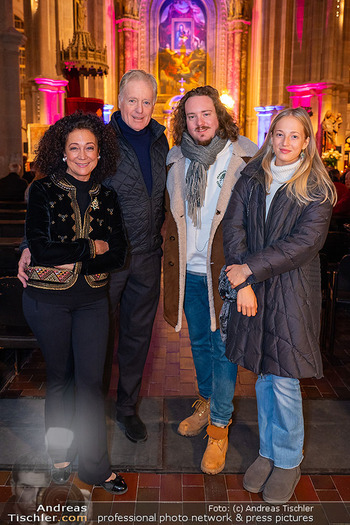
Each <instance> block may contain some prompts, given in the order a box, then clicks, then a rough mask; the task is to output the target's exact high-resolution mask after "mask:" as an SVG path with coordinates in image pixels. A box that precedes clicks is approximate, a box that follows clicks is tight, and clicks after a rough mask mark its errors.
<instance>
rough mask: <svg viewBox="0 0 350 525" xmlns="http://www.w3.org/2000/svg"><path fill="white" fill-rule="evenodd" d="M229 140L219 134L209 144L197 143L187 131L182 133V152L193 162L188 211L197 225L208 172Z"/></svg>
mask: <svg viewBox="0 0 350 525" xmlns="http://www.w3.org/2000/svg"><path fill="white" fill-rule="evenodd" d="M226 142H227V140H226V139H221V138H220V137H218V136H217V135H215V137H214V138H213V140H212V141H211V143H210V144H208V146H200V145H198V144H196V143H195V142H194V141H193V139H192V138H191V137H190V135H189V134H188V133H186V132H184V133H183V135H182V140H181V152H182V154H183V155H184V156H185V157H186V158H187V159H190V161H191V163H190V165H189V167H188V170H187V173H186V181H185V182H186V201H187V213H188V216H189V217H190V218H191V219H192V222H193V225H194V226H195V227H198V228H200V227H201V207H202V206H203V204H204V198H205V190H206V187H207V172H208V169H209V166H211V165H212V164H214V162H215V160H216V157H217V155H218V154H219V153H220V151H221V150H223V149H224V147H225V145H226Z"/></svg>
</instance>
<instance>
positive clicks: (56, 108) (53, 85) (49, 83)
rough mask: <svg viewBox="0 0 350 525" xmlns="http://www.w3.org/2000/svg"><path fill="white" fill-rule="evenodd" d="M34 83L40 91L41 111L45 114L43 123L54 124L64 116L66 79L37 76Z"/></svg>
mask: <svg viewBox="0 0 350 525" xmlns="http://www.w3.org/2000/svg"><path fill="white" fill-rule="evenodd" d="M35 83H36V84H37V86H38V91H39V93H40V104H41V107H42V108H43V111H42V112H41V114H42V115H44V116H45V122H42V123H43V124H54V123H55V122H56V121H57V120H59V119H60V118H62V117H63V116H64V95H65V93H66V90H65V87H66V86H67V84H68V80H55V79H52V78H43V77H37V78H36V79H35Z"/></svg>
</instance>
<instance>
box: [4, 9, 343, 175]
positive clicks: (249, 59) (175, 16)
mask: <svg viewBox="0 0 350 525" xmlns="http://www.w3.org/2000/svg"><path fill="white" fill-rule="evenodd" d="M1 3H2V12H3V13H4V16H3V19H2V21H1V22H0V23H1V33H0V34H1V38H2V45H1V48H0V56H1V63H2V70H3V72H4V74H3V75H2V79H1V88H0V89H1V93H2V97H1V101H0V112H1V116H2V118H1V124H0V125H1V126H2V129H1V142H0V177H1V176H4V175H5V173H6V170H7V167H8V164H9V162H14V161H19V160H21V159H22V156H23V155H25V157H26V159H27V161H28V162H31V161H32V159H33V152H34V149H35V144H36V143H37V141H38V137H40V136H41V135H42V134H43V132H44V130H45V129H47V126H49V125H50V124H53V123H54V122H55V121H56V120H58V119H59V118H60V117H62V116H63V115H65V114H68V113H71V112H74V111H75V109H76V108H82V109H84V108H85V109H86V108H90V110H94V111H99V112H100V113H101V112H102V114H103V118H104V119H105V121H108V120H109V117H110V115H111V113H112V112H113V111H115V110H116V109H117V99H118V85H119V81H120V79H121V77H122V76H123V74H124V73H125V72H126V71H128V70H130V69H143V70H145V71H147V72H149V73H151V74H152V75H154V76H155V78H156V79H157V81H158V86H159V90H158V99H157V104H156V107H155V111H154V117H155V118H156V119H157V120H158V122H160V123H162V124H165V125H166V127H167V136H168V139H170V140H171V132H170V120H171V112H172V110H173V107H174V104H176V100H178V99H177V98H175V99H173V97H179V96H181V93H182V92H186V91H188V90H190V89H192V88H193V87H196V86H200V85H206V84H209V85H212V86H214V87H215V88H216V89H217V90H218V91H219V93H220V95H221V96H222V97H224V100H226V103H227V104H228V107H230V108H231V109H232V111H233V113H234V115H235V118H236V120H237V122H238V123H239V126H240V130H241V133H242V134H243V135H245V136H247V137H248V138H250V139H251V140H252V141H253V142H255V143H257V144H258V145H259V146H260V145H261V144H262V142H263V140H264V138H265V135H266V132H267V130H268V128H269V124H270V121H271V118H272V117H273V115H274V114H276V112H278V111H279V110H280V109H282V108H287V107H297V106H302V107H305V108H306V109H307V111H308V112H309V114H310V116H311V115H312V116H311V120H312V124H313V128H314V131H315V133H316V136H317V142H318V148H319V151H320V153H321V152H324V151H327V150H330V149H334V150H337V151H338V152H339V153H340V158H339V162H338V169H340V170H343V169H344V167H347V165H348V163H349V148H350V109H349V107H350V105H349V104H350V99H349V91H350V87H349V63H350V36H349V34H350V32H349V24H350V5H349V2H348V1H347V0H321V1H320V0H308V1H306V0H282V1H279V2H276V1H274V0H220V1H219V0H205V1H204V0H192V1H189V0H165V1H163V0H154V1H150V0H122V1H117V0H103V1H102V0H89V1H88V2H87V1H84V0H80V1H78V0H75V1H73V0H60V1H59V2H55V1H47V2H42V1H40V0H30V1H29V0H28V1H23V0H12V1H5V0H3V1H2V2H1Z"/></svg>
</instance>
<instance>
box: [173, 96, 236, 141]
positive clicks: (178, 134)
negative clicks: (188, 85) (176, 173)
mask: <svg viewBox="0 0 350 525" xmlns="http://www.w3.org/2000/svg"><path fill="white" fill-rule="evenodd" d="M203 96H206V97H210V98H211V99H212V101H213V104H214V107H215V111H216V115H217V117H218V121H219V129H218V131H217V132H216V134H217V135H218V136H219V137H220V138H221V139H227V140H231V141H232V142H235V141H236V140H237V139H238V135H239V128H238V126H237V123H236V122H235V120H234V118H233V117H232V116H231V115H230V113H229V112H228V111H227V109H226V108H225V106H224V104H223V103H222V102H221V100H220V97H219V92H218V90H217V89H215V88H213V87H212V86H200V87H197V88H194V89H191V91H188V92H187V93H186V94H185V95H184V96H183V97H182V99H181V100H180V102H179V103H178V105H177V107H176V109H175V110H174V114H173V121H172V132H173V138H174V143H175V144H176V146H179V145H180V144H181V140H182V134H183V132H184V131H187V124H186V112H185V104H186V101H187V100H188V99H189V98H191V97H203Z"/></svg>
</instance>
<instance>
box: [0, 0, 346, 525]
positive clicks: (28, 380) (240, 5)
mask: <svg viewBox="0 0 350 525" xmlns="http://www.w3.org/2000/svg"><path fill="white" fill-rule="evenodd" d="M0 12H1V13H2V16H1V17H0V64H1V71H2V75H1V78H0V94H1V96H0V179H1V178H2V177H5V176H6V175H7V173H8V171H9V170H8V168H9V164H11V163H19V164H21V165H22V166H23V170H24V171H30V169H31V165H32V162H33V160H34V157H35V149H36V146H37V144H38V141H39V139H40V138H41V137H42V136H43V134H44V133H45V131H46V130H47V129H48V127H49V126H50V125H51V124H54V123H55V122H56V121H57V120H58V119H60V118H61V117H63V116H65V115H68V114H71V113H74V112H75V111H76V110H79V109H80V110H83V111H89V112H94V113H96V114H97V115H98V116H100V117H101V118H103V120H104V121H105V122H106V123H107V122H109V120H110V117H111V115H112V113H113V112H114V111H116V110H117V109H118V86H119V82H120V80H121V78H122V76H123V75H124V73H126V72H127V71H129V70H130V69H143V70H144V71H146V72H148V73H151V74H152V75H154V77H155V78H156V80H157V83H158V98H157V102H156V105H155V109H154V113H153V118H155V119H156V120H157V121H158V122H159V123H160V124H163V125H164V126H165V128H166V131H165V133H166V136H167V139H168V142H169V144H170V145H172V136H171V116H172V112H173V110H174V108H175V107H176V103H177V102H178V100H179V99H180V98H181V97H182V96H183V94H184V93H186V92H187V91H189V90H191V89H192V88H195V87H198V86H203V85H207V84H209V85H211V86H213V87H215V88H216V89H217V90H218V91H219V93H220V96H221V100H222V101H223V103H224V104H225V105H226V106H227V107H228V108H229V110H230V111H231V112H232V113H233V115H234V118H235V119H236V121H237V123H238V125H239V129H240V134H242V135H244V136H246V137H248V138H249V139H250V140H252V141H253V142H254V143H256V144H257V145H258V146H259V147H260V146H261V145H262V144H263V142H264V140H265V137H266V134H267V132H268V129H269V126H270V123H271V120H272V119H273V117H274V116H275V115H276V114H277V113H278V111H280V110H281V109H284V108H289V107H293V108H295V107H298V106H302V107H304V108H305V109H306V111H307V112H308V114H309V115H310V117H311V122H312V125H313V129H314V132H315V136H316V142H317V148H318V151H319V153H320V155H321V156H322V158H323V159H324V163H325V164H326V165H327V166H328V167H332V168H337V169H338V170H339V172H340V174H342V173H343V172H345V171H346V170H347V169H348V168H349V167H350V0H0ZM0 201H2V198H1V194H0ZM1 207H2V206H0V208H1ZM5 215H6V214H4V216H3V217H5ZM3 217H1V216H0V237H5V235H4V234H3V231H4V225H3V224H2V223H3V222H4V221H5V220H7V219H8V218H9V217H8V214H7V216H6V219H5V218H3ZM20 219H21V228H23V222H24V220H23V219H24V216H23V217H20ZM341 219H342V220H341V221H338V222H337V223H334V225H333V226H334V228H333V229H334V230H336V232H335V233H336V234H337V235H338V237H337V238H336V239H335V237H333V241H332V242H333V244H332V243H331V242H330V245H329V250H330V252H333V255H334V261H333V262H332V264H333V266H332V268H331V270H330V271H329V272H328V279H333V281H332V283H333V284H334V279H337V276H338V273H337V271H338V266H337V265H338V263H339V261H340V259H341V257H342V256H343V255H345V254H346V253H349V248H350V240H349V236H350V224H347V223H350V218H349V217H347V218H346V220H345V219H344V217H342V218H341ZM15 226H16V225H14V227H15ZM17 226H18V225H17ZM13 232H15V229H13ZM10 237H11V238H13V239H14V238H18V237H20V233H18V230H16V233H12V234H11V235H10ZM340 237H341V240H340ZM334 239H335V240H334ZM344 239H345V244H344V245H343V244H342V243H343V242H344ZM14 242H15V243H16V242H17V241H14ZM334 242H335V243H336V244H334ZM339 243H340V244H341V246H339ZM2 245H4V246H5V245H6V248H7V249H8V245H9V242H6V241H4V242H2V243H0V249H1V248H2ZM18 245H19V242H17V244H16V250H17V253H18ZM339 254H340V255H339ZM338 256H339V257H338ZM2 275H3V274H2ZM347 285H348V289H347V292H346V293H347V294H348V295H347V296H346V297H344V296H343V306H344V304H345V305H346V304H347V305H348V304H350V300H349V293H350V285H349V282H348V283H347ZM326 287H329V285H328V284H327V285H326ZM327 289H328V288H327ZM329 289H330V290H331V292H332V293H333V292H334V287H333V288H329ZM331 299H332V300H333V301H335V302H334V304H335V303H336V302H337V301H338V298H336V297H333V296H332V298H331ZM161 303H162V300H161V301H160V305H159V308H158V312H157V317H156V322H155V325H154V329H153V337H152V343H151V350H150V352H149V355H148V359H147V363H146V368H145V374H144V377H143V382H142V388H141V397H142V403H143V405H142V406H143V408H142V410H143V411H144V412H143V413H144V415H146V414H148V416H149V418H150V421H151V422H152V425H153V427H152V428H153V433H154V436H156V437H155V441H154V442H151V443H150V442H147V444H141V445H139V444H137V445H132V444H130V443H124V442H123V439H124V436H123V435H122V434H121V433H120V435H119V434H118V439H119V438H120V439H119V441H118V443H120V447H119V445H117V444H116V443H114V447H115V448H114V449H113V461H114V462H115V464H116V466H117V467H118V468H119V470H121V471H122V472H124V474H125V479H126V480H127V483H128V485H129V492H128V493H127V494H125V495H123V496H121V497H120V498H119V499H118V498H117V497H115V498H114V499H113V497H110V498H108V495H107V496H106V494H105V493H103V490H102V489H99V488H98V487H97V488H96V487H95V488H92V487H91V486H87V485H85V484H84V483H82V482H80V481H79V479H78V478H77V476H76V477H74V474H73V475H72V478H71V480H70V485H69V490H68V492H67V493H66V494H65V497H66V499H67V501H68V500H74V498H75V493H74V490H73V488H72V487H76V489H77V491H78V492H81V491H82V493H83V494H84V497H85V498H88V499H89V501H93V502H98V503H100V504H101V505H102V504H103V505H104V506H103V507H101V508H100V507H99V512H97V514H99V513H100V514H104V515H112V514H113V515H114V514H115V512H122V511H123V512H124V513H125V514H126V513H129V514H134V513H136V510H137V512H138V513H139V515H140V516H141V515H142V516H146V515H147V516H151V515H152V514H153V512H154V513H157V512H158V513H159V512H161V513H163V514H164V512H169V513H170V514H171V515H172V516H176V515H178V516H180V515H181V516H183V515H185V514H186V513H188V515H190V514H191V505H197V506H196V507H195V510H193V515H199V514H200V515H204V511H203V509H205V510H206V511H207V510H208V507H207V505H209V504H211V503H214V502H215V503H216V504H217V503H218V502H219V503H220V502H221V504H222V505H224V504H226V503H227V502H230V505H231V507H232V504H233V503H236V502H245V503H246V502H249V503H262V500H261V497H260V495H258V494H256V495H254V494H250V495H249V494H248V493H247V492H246V491H244V490H243V487H242V478H243V472H244V464H243V463H242V461H241V460H240V458H239V457H238V456H237V454H236V456H237V457H236V456H234V454H235V450H236V446H237V443H236V441H234V438H232V439H233V441H231V442H230V449H229V451H231V452H232V457H234V458H235V461H234V462H233V463H232V464H231V463H229V464H228V467H227V470H225V471H224V472H223V473H221V474H219V475H217V476H209V475H204V474H202V473H201V471H200V469H199V466H198V464H197V463H198V461H197V459H198V457H199V456H200V452H198V451H197V450H196V446H198V449H199V451H202V449H203V446H205V445H203V443H202V441H203V440H202V437H200V438H198V440H197V441H196V440H194V441H192V442H190V441H189V440H187V443H186V446H187V448H186V450H185V451H184V452H181V451H180V449H179V447H181V445H180V442H178V441H176V440H173V441H171V439H172V438H171V429H172V428H173V427H174V425H175V423H174V421H175V419H176V417H175V416H176V414H177V407H176V400H180V401H179V403H180V404H181V403H182V404H185V405H186V407H187V405H188V407H187V408H190V405H191V403H190V402H191V400H192V399H193V398H194V396H195V393H196V378H195V371H194V367H193V363H192V359H191V350H190V343H189V337H188V330H187V327H186V324H185V321H184V325H185V328H183V329H182V331H181V333H180V334H179V333H174V332H173V330H172V329H171V328H170V327H169V326H168V325H167V324H166V323H165V321H164V320H163V315H162V314H163V312H162V304H161ZM338 306H339V308H340V306H341V305H340V302H339V304H338V302H337V307H338ZM339 312H340V310H339V311H338V310H337V311H336V314H335V315H336V322H337V325H336V332H335V335H334V334H333V339H334V340H332V341H331V342H329V341H326V342H325V350H324V352H323V358H324V366H325V377H324V378H322V379H320V380H314V379H312V380H304V381H303V382H302V395H303V398H304V400H305V401H306V406H307V414H306V417H307V416H308V415H310V414H314V416H315V418H316V419H315V420H316V423H315V427H314V428H308V434H307V435H306V437H307V447H308V451H309V453H310V458H311V459H310V461H309V463H307V464H306V466H305V468H304V470H303V475H302V479H301V482H300V483H299V485H298V487H297V490H296V491H295V494H294V495H293V498H292V503H293V504H295V505H296V504H304V503H305V502H308V504H309V505H310V504H311V505H312V506H313V510H312V511H306V510H305V508H304V510H303V512H305V514H304V516H307V518H308V520H309V521H313V522H314V523H317V525H323V524H325V525H327V524H332V523H350V463H349V453H348V441H347V440H348V432H350V426H349V410H350V404H349V403H350V334H349V310H346V309H344V310H342V311H341V313H339ZM0 324H1V323H0ZM330 344H331V345H332V350H331V351H330ZM0 350H1V357H0V365H1V369H2V372H3V379H2V382H1V384H0V387H1V389H2V390H1V393H0V398H1V399H0V412H1V409H2V407H3V409H4V410H5V411H6V417H7V419H6V418H5V423H4V426H3V428H2V430H0V436H2V437H3V438H4V439H6V440H7V441H6V443H8V442H9V440H10V441H11V435H12V433H14V434H16V440H17V441H16V440H15V441H14V442H16V443H22V445H23V447H24V448H26V439H27V438H23V439H22V441H21V438H20V435H17V430H18V428H19V427H20V422H18V418H17V419H16V421H17V422H16V424H12V423H11V420H10V418H9V413H15V412H16V410H17V408H16V404H15V403H16V402H17V401H18V400H23V399H24V400H27V401H28V403H29V405H30V406H33V407H34V408H33V410H34V412H35V413H34V412H33V413H34V415H33V421H34V422H35V421H37V418H38V413H37V412H36V410H37V407H38V406H39V409H38V410H39V412H40V410H41V409H42V405H41V404H40V403H42V401H43V399H44V397H45V365H44V362H43V359H42V356H41V354H40V351H39V350H38V349H36V348H34V349H30V350H26V351H24V352H21V351H19V352H18V354H19V356H17V352H16V355H15V357H14V351H13V349H6V348H4V347H3V346H2V344H1V343H0ZM14 359H15V365H14V364H13V360H14ZM113 366H114V368H115V370H114V373H113V374H112V377H114V378H116V377H117V373H118V372H117V367H116V364H114V365H113ZM255 379H256V377H255V376H254V374H252V373H250V372H247V371H245V370H243V369H240V371H239V377H238V383H237V387H236V394H235V397H237V409H238V410H237V414H238V415H237V416H236V417H237V425H238V426H239V424H241V425H242V428H243V430H244V428H245V426H244V425H245V424H246V423H245V422H244V421H243V422H241V423H240V419H239V418H240V413H242V412H243V411H248V412H249V411H251V412H249V414H252V413H253V412H254V408H253V406H252V405H253V402H254V401H255V400H254V397H255V391H254V383H255ZM115 395H116V386H115V383H112V385H111V388H110V391H109V394H108V398H109V399H113V398H114V397H115ZM29 405H28V406H29ZM328 405H329V410H330V411H331V412H332V414H331V416H332V417H331V416H329V417H328V415H327V416H325V417H324V418H323V419H322V414H325V413H326V414H329V413H330V412H329V411H328V412H327V411H326V412H324V410H325V408H324V407H328ZM330 407H332V408H330ZM4 413H5V412H4ZM317 414H321V416H318V415H317ZM158 416H159V418H158ZM252 417H253V416H252ZM162 418H164V421H166V424H167V429H161V428H160V422H159V420H160V419H162ZM326 420H327V421H326ZM6 421H7V423H6ZM25 425H26V432H27V433H28V432H29V430H28V429H29V427H30V425H31V423H30V422H26V423H25ZM248 427H249V425H248ZM248 427H247V428H248ZM249 428H250V427H249ZM169 429H170V430H169ZM243 430H242V433H241V434H240V437H241V438H242V441H241V446H243V448H244V447H245V449H249V443H250V441H249V439H250V438H251V436H250V434H249V436H248V437H247V434H245V433H244V431H243ZM33 432H34V429H33ZM115 432H117V431H115ZM249 432H250V430H249ZM315 433H317V435H318V441H317V445H315V446H314V449H313V452H311V449H312V443H311V439H309V438H310V435H311V434H312V435H314V434H315ZM25 435H27V434H25ZM28 436H29V437H28V442H30V439H31V437H30V432H29V434H28ZM169 436H170V437H169ZM333 438H334V443H340V444H341V445H340V448H339V450H336V447H337V445H334V443H333ZM196 439H197V438H196ZM0 441H1V439H0ZM149 441H150V440H149ZM170 443H171V444H170ZM181 443H182V441H181ZM193 443H194V444H193ZM327 443H328V445H327ZM1 446H2V445H0V447H1ZM142 447H143V448H142ZM342 447H343V448H342ZM8 448H9V449H10V448H11V447H8ZM324 450H328V452H327V453H326V454H324V455H323V452H322V451H324ZM12 452H13V451H12V449H11V452H10V451H9V453H8V454H6V453H5V452H3V453H1V454H0V505H4V503H5V502H6V501H7V500H8V498H9V497H10V496H11V494H12V492H11V461H12V459H11V458H12V457H13V456H11V454H12ZM342 454H343V455H342ZM9 458H10V459H9ZM78 489H79V490H78ZM69 491H71V492H69ZM84 491H85V492H84ZM86 494H88V496H86ZM57 497H58V495H57ZM60 497H62V495H60ZM76 497H78V496H76ZM52 501H53V500H52ZM225 502H226V503H225ZM310 502H311V503H310ZM121 504H123V505H124V506H123V507H120V505H121ZM162 505H164V506H163V507H162ZM202 507H203V508H202ZM231 507H230V508H231ZM2 508H3V507H2ZM121 508H122V511H121V510H120V509H121ZM169 509H170V510H169ZM213 512H214V511H213ZM196 513H197V514H196ZM221 514H224V513H221ZM221 514H220V516H221ZM0 515H1V511H0ZM216 515H218V514H216ZM298 515H299V514H298ZM301 515H302V514H300V516H301ZM261 516H262V515H261ZM261 516H260V517H261ZM309 518H310V519H309ZM311 518H312V519H311ZM139 521H140V520H139ZM144 521H146V520H144ZM149 521H152V520H149ZM169 521H170V520H169ZM172 521H175V519H173V520H172ZM197 521H200V520H197ZM202 521H204V520H202ZM261 521H263V520H261ZM290 521H292V520H290ZM295 521H296V519H295ZM299 521H302V519H300V520H299ZM304 521H307V519H306V518H305V519H304ZM136 522H137V520H136V521H135V523H136ZM221 522H224V521H223V520H221ZM229 522H230V521H227V523H229ZM248 522H249V521H246V523H248ZM250 523H260V520H259V519H256V521H254V520H253V518H251V521H250Z"/></svg>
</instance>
